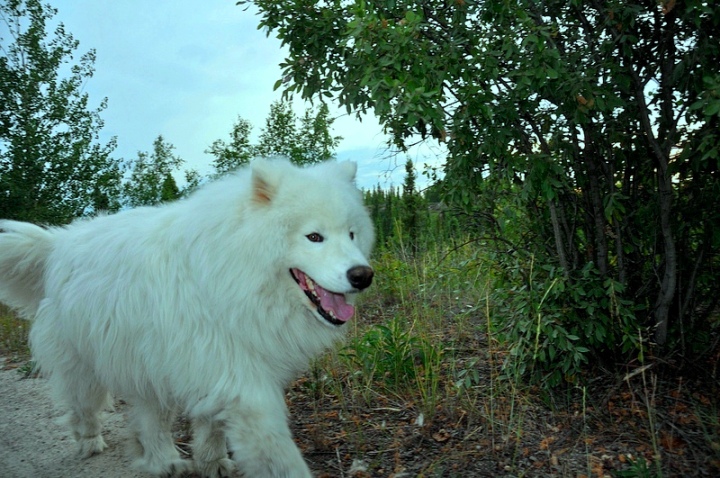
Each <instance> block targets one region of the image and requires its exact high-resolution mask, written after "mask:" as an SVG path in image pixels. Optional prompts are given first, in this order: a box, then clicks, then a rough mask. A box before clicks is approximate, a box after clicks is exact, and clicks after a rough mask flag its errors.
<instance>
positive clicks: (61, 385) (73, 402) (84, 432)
mask: <svg viewBox="0 0 720 478" xmlns="http://www.w3.org/2000/svg"><path fill="white" fill-rule="evenodd" d="M80 368H82V367H76V368H75V369H74V370H73V371H72V372H71V373H62V372H61V371H60V370H58V369H57V368H56V369H55V370H53V372H52V375H51V376H50V384H51V385H52V387H53V389H54V392H55V395H56V397H57V398H58V399H59V400H60V401H61V402H64V403H65V404H66V406H67V407H68V408H69V409H70V411H69V413H68V415H66V417H65V421H66V423H67V424H68V425H69V426H70V428H71V430H72V433H73V436H74V437H75V440H77V442H78V444H79V453H80V456H82V457H83V458H88V457H90V456H92V455H95V454H96V453H100V452H101V451H103V450H104V449H105V448H106V447H107V445H105V440H103V437H102V434H101V432H102V422H101V420H100V414H101V413H102V411H103V410H105V409H109V408H111V407H112V397H111V396H110V395H109V394H108V391H107V389H106V388H105V387H103V386H102V385H100V384H99V383H98V382H97V381H96V380H95V379H94V378H93V375H92V373H91V372H89V371H85V373H82V372H81V371H80V370H79V369H80Z"/></svg>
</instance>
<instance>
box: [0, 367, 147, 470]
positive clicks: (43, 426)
mask: <svg viewBox="0 0 720 478" xmlns="http://www.w3.org/2000/svg"><path fill="white" fill-rule="evenodd" d="M123 412H124V409H123V406H122V405H120V406H118V407H117V408H116V410H115V411H111V412H107V417H106V419H105V432H104V437H105V441H106V443H107V444H108V449H107V450H105V451H104V452H103V453H101V454H99V455H96V456H93V457H91V458H88V459H86V460H83V459H80V457H79V456H78V455H77V445H76V444H75V440H73V438H72V437H71V436H70V433H69V431H68V429H67V428H66V427H65V426H64V425H61V424H59V423H58V419H59V417H60V416H61V415H62V414H61V412H59V411H58V410H56V409H55V408H54V407H53V405H52V403H51V401H50V395H49V390H48V384H47V381H46V380H45V379H43V378H33V379H24V378H23V375H22V374H21V373H19V372H18V370H13V369H10V370H5V369H4V367H3V359H2V358H0V477H2V478H85V477H88V478H89V477H103V478H147V476H148V475H144V474H141V473H136V472H134V471H133V470H132V469H131V467H130V460H129V459H128V457H127V454H126V453H125V451H126V450H125V448H126V446H125V443H126V436H127V435H126V428H125V426H126V421H125V417H124V416H123Z"/></svg>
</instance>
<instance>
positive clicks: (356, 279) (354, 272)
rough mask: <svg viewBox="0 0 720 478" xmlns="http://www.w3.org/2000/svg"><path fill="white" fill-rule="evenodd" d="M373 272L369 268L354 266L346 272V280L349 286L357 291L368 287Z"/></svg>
mask: <svg viewBox="0 0 720 478" xmlns="http://www.w3.org/2000/svg"><path fill="white" fill-rule="evenodd" d="M374 274H375V272H374V271H373V270H372V267H369V266H355V267H353V268H352V269H350V270H348V271H347V278H348V281H350V285H351V286H353V287H354V288H356V289H358V290H363V289H366V288H368V287H370V284H372V280H373V275H374Z"/></svg>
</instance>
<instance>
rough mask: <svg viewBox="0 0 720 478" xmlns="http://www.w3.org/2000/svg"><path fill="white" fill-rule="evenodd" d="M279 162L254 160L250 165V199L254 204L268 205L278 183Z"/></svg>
mask: <svg viewBox="0 0 720 478" xmlns="http://www.w3.org/2000/svg"><path fill="white" fill-rule="evenodd" d="M280 163H281V161H280V160H270V159H256V160H255V161H253V163H252V174H251V182H252V199H253V201H254V202H255V203H256V204H261V205H265V204H270V203H271V202H272V200H273V198H274V197H275V194H276V193H277V189H278V185H279V183H280V177H279V176H280V169H281V166H283V165H282V164H280Z"/></svg>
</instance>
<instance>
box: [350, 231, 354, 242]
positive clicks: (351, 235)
mask: <svg viewBox="0 0 720 478" xmlns="http://www.w3.org/2000/svg"><path fill="white" fill-rule="evenodd" d="M350 240H351V241H354V240H355V233H354V232H352V231H351V232H350Z"/></svg>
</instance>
